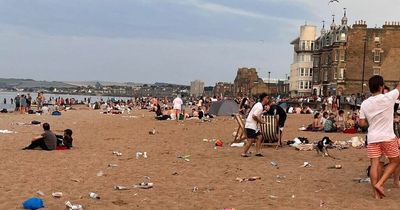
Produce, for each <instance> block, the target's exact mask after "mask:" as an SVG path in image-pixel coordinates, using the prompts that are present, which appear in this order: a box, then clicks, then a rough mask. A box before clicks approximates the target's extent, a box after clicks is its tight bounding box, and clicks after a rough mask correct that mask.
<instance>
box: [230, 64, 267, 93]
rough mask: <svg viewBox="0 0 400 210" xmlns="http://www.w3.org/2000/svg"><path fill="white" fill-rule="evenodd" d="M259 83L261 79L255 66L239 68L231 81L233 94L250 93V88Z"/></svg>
mask: <svg viewBox="0 0 400 210" xmlns="http://www.w3.org/2000/svg"><path fill="white" fill-rule="evenodd" d="M259 83H263V81H262V79H260V78H259V77H258V74H257V70H256V68H239V69H238V71H237V75H236V78H235V81H234V83H233V90H234V95H235V96H244V95H251V94H252V93H251V90H252V88H253V87H254V86H256V84H259Z"/></svg>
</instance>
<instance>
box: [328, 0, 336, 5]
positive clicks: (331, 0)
mask: <svg viewBox="0 0 400 210" xmlns="http://www.w3.org/2000/svg"><path fill="white" fill-rule="evenodd" d="M334 2H337V3H339V0H329V3H328V4H330V3H334Z"/></svg>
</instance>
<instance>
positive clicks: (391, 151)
mask: <svg viewBox="0 0 400 210" xmlns="http://www.w3.org/2000/svg"><path fill="white" fill-rule="evenodd" d="M367 149H368V158H379V157H381V155H385V156H386V157H388V158H395V157H399V143H398V141H397V139H393V140H392V141H385V142H379V143H371V144H368V146H367Z"/></svg>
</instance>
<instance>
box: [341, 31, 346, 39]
mask: <svg viewBox="0 0 400 210" xmlns="http://www.w3.org/2000/svg"><path fill="white" fill-rule="evenodd" d="M340 41H346V34H345V33H341V34H340Z"/></svg>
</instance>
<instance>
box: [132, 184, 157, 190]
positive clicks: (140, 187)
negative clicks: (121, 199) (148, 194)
mask: <svg viewBox="0 0 400 210" xmlns="http://www.w3.org/2000/svg"><path fill="white" fill-rule="evenodd" d="M153 186H154V184H153V183H152V182H149V183H146V182H142V183H139V184H135V185H133V187H134V188H139V189H151V188H153Z"/></svg>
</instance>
